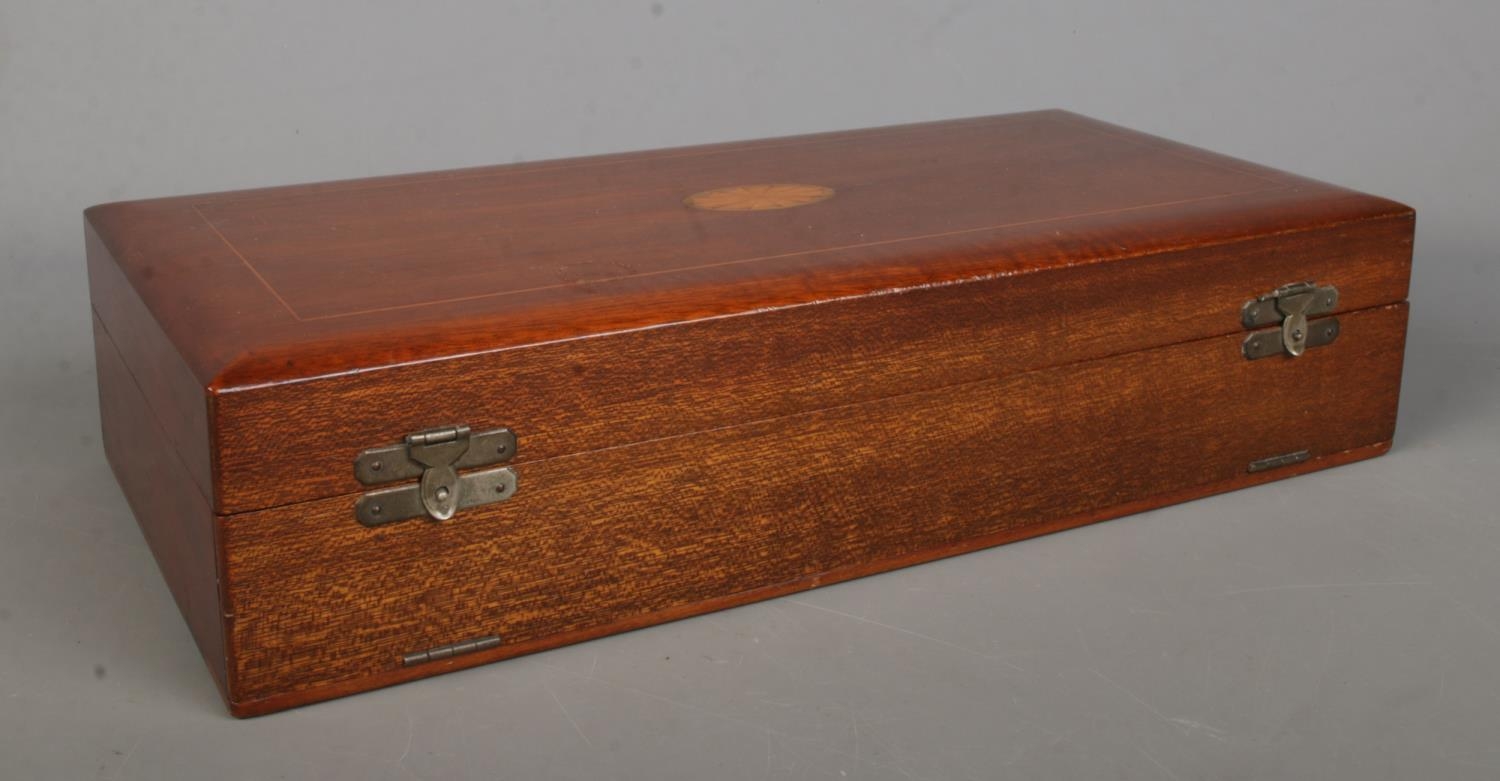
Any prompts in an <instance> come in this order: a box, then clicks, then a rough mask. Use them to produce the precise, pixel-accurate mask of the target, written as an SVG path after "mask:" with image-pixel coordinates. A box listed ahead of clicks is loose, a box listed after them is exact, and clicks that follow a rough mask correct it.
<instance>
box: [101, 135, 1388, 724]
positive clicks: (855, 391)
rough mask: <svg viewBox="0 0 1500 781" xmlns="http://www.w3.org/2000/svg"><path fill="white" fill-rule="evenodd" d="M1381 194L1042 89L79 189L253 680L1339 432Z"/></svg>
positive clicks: (104, 274)
mask: <svg viewBox="0 0 1500 781" xmlns="http://www.w3.org/2000/svg"><path fill="white" fill-rule="evenodd" d="M1413 222H1414V216H1413V213H1412V210H1411V209H1409V208H1407V207H1405V206H1402V205H1400V204H1398V203H1394V202H1392V201H1388V200H1384V199H1381V198H1376V197H1372V196H1368V195H1362V194H1360V193H1356V192H1352V191H1350V190H1346V189H1342V188H1339V187H1334V186H1331V185H1327V184H1322V183H1319V182H1315V181H1312V180H1309V179H1304V178H1301V177H1298V176H1293V175H1290V174H1286V173H1282V172H1279V171H1275V170H1272V169H1269V168H1264V167H1261V166H1258V165H1252V164H1250V163H1246V162H1242V161H1239V160H1235V159H1231V158H1228V157H1224V156H1221V155H1217V154H1212V153H1209V152H1206V151H1203V150H1200V149H1195V148H1192V147H1188V146H1184V145H1181V144H1177V143H1173V142H1170V141H1165V140H1162V139H1160V138H1155V137H1152V136H1148V135H1143V134H1141V133H1137V132H1132V131H1130V130H1126V129H1123V128H1120V127H1116V126H1113V125H1109V124H1105V123H1103V122H1098V121H1095V120H1091V119H1086V118H1084V117H1081V116H1078V115H1075V114H1070V113H1067V112H1063V111H1042V112H1033V113H1025V114H1014V115H1007V116H998V117H984V118H977V119H963V120H956V121H948V122H937V123H929V124H918V125H906V126H897V127H885V128H877V129H873V130H857V131H852V132H840V133H824V134H817V135H808V136H800V137H794V138H778V139H771V140H763V141H751V142H740V143H728V144H717V145H711V146H698V147H688V148H682V149H671V150H666V151H657V152H643V153H629V154H615V155H605V156H601V157H590V158H581V159H575V160H557V161H548V162H535V163H523V164H516V165H503V166H495V167H488V168H474V169H467V170H458V171H447V172H441V173H426V174H415V175H406V176H392V177H383V178H376V179H363V180H356V181H344V182H334V183H325V184H307V185H295V186H289V187H275V188H270V189H260V190H246V191H242V192H228V193H218V194H212V195H197V196H186V197H174V198H162V199H156V200H143V201H133V202H124V203H112V204H107V205H102V206H96V207H94V208H91V209H89V210H88V211H87V212H86V213H85V233H86V239H87V254H88V270H89V282H90V290H91V297H92V302H93V314H94V333H95V344H96V350H97V358H98V377H99V397H100V407H101V416H102V424H103V432H104V446H105V450H106V452H107V454H108V457H109V461H110V463H111V465H112V466H113V469H114V471H115V474H116V476H117V477H118V479H119V482H120V485H121V487H122V488H123V490H124V494H125V497H126V499H127V500H128V501H129V503H130V506H131V508H132V509H133V511H134V513H135V516H136V518H137V519H138V521H139V523H140V526H141V529H142V531H143V532H144V534H145V538H146V540H147V542H148V543H149V544H150V547H151V550H152V551H153V553H154V554H155V557H156V560H157V562H158V563H159V564H160V566H161V570H162V573H163V575H164V576H165V578H166V581H167V584H168V585H169V586H170V588H171V591H172V594H173V596H174V597H175V598H176V601H177V603H178V606H179V607H180V608H181V610H182V613H183V615H184V616H185V617H186V619H187V623H188V625H189V626H190V627H191V629H192V634H193V636H194V638H195V639H196V640H197V643H198V646H199V648H200V650H201V651H202V653H203V656H204V658H205V659H206V660H207V662H208V667H209V670H210V671H211V672H212V674H213V677H214V679H215V680H216V681H217V682H218V685H219V687H220V689H221V690H222V692H223V694H224V697H225V699H226V701H227V702H228V704H229V709H230V710H231V711H232V712H233V713H234V714H236V715H240V716H249V715H255V714H262V713H267V712H271V711H276V710H280V709H283V708H287V707H291V706H295V705H299V704H303V703H308V702H313V701H317V700H324V699H328V698H331V697H337V696H341V695H345V694H350V693H352V692H358V691H362V690H366V689H371V688H375V687H380V686H386V685H389V684H394V683H398V682H401V681H408V680H411V679H414V678H421V677H424V676H429V675H433V674H435V673H441V672H447V671H450V670H455V669H459V668H464V667H471V666H473V665H477V664H483V663H486V662H492V661H495V660H497V659H503V658H506V657H511V656H516V655H518V654H525V653H531V652H534V651H539V650H542V649H546V648H551V647H555V646H558V645H562V644H565V643H574V642H578V641H581V640H586V639H589V638H593V637H599V636H601V635H606V634H610V633H614V632H620V631H624V630H627V629H632V628H635V627H641V626H646V625H649V624H655V623H659V622H663V621H669V620H673V619H677V618H682V617H684V616H690V615H694V614H698V613H703V612H706V611H711V610H717V609H720V608H725V607H729V606H732V605H738V604H742V603H745V602H750V601H753V600H759V599H765V598H768V597H773V596H776V595H780V594H787V593H789V592H793V591H797V590H800V589H807V588H812V587H814V586H818V585H821V584H824V583H830V582H834V581H839V580H844V579H848V578H854V577H858V576H861V575H867V574H870V573H875V572H880V571H884V570H890V569H894V568H897V567H903V566H906V565H910V564H915V563H918V562H923V561H928V560H931V559H935V558H938V557H942V556H949V555H953V554H956V553H962V552H964V551H969V550H973V549H976V548H980V547H984V546H990V545H997V544H1000V543H1004V542H1009V541H1012V540H1018V539H1022V538H1025V537H1030V536H1034V535H1038V534H1044V533H1047V532H1053V531H1057V530H1060V529H1066V528H1069V527H1073V526H1078V525H1080V524H1086V523H1091V522H1094V521H1100V520H1103V519H1106V518H1113V517H1116V516H1120V515H1125V514H1128V513H1133V512H1138V511H1141V510H1145V509H1148V508H1152V507H1159V506H1161V505H1165V504H1169V503H1173V502H1181V501H1184V500H1187V499H1192V498H1195V497H1201V496H1204V495H1207V494H1213V493H1216V492H1221V491H1228V490H1231V489H1235V488H1240V487H1244V486H1249V485H1254V484H1256V483H1260V482H1264V481H1267V480H1275V479H1279V478H1283V477H1290V476H1292V475H1297V474H1301V473H1304V472H1309V471H1312V470H1316V469H1322V468H1324V467H1329V466H1334V465H1338V464H1343V463H1346V462H1349V461H1354V460H1356V459H1361V458H1368V457H1370V456H1374V455H1378V454H1380V453H1382V452H1384V451H1385V450H1386V449H1387V448H1388V447H1389V445H1390V441H1391V435H1392V431H1393V428H1394V425H1395V416H1396V400H1397V391H1398V386H1399V383H1400V377H1401V362H1402V348H1403V345H1404V339H1405V331H1406V318H1407V305H1406V303H1405V299H1406V295H1407V281H1408V276H1409V271H1410V262H1411V249H1412V230H1413Z"/></svg>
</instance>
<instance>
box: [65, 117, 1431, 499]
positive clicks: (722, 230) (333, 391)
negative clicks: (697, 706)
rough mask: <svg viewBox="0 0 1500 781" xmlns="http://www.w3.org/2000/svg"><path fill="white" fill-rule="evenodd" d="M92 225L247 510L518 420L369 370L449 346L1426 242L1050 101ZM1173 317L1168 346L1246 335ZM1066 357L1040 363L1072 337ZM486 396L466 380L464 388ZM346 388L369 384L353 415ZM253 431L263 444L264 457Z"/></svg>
mask: <svg viewBox="0 0 1500 781" xmlns="http://www.w3.org/2000/svg"><path fill="white" fill-rule="evenodd" d="M86 218H87V223H88V226H89V229H90V231H91V232H92V236H91V240H93V241H96V242H97V243H98V245H99V246H100V247H102V248H103V250H104V252H105V253H107V254H108V256H109V257H110V258H111V259H112V260H113V262H114V263H115V264H117V266H118V269H119V271H120V273H121V275H122V276H123V278H124V280H125V281H126V282H128V285H129V287H130V289H132V290H133V291H134V292H135V294H136V295H137V296H138V297H139V299H140V301H141V302H142V303H143V304H144V307H145V309H146V310H148V311H149V313H150V315H151V318H152V319H153V320H154V323H155V324H156V325H157V326H159V328H160V333H161V335H162V337H163V338H164V339H165V340H166V341H167V342H169V343H170V344H171V345H172V347H173V349H175V350H176V351H177V352H178V353H179V354H180V355H181V356H182V360H183V362H184V363H185V364H186V367H187V370H188V371H189V372H190V374H191V376H192V377H193V378H194V379H195V381H196V382H197V383H198V384H199V385H200V387H201V388H202V389H203V390H204V392H205V393H206V398H207V400H208V401H207V411H206V413H205V415H206V420H205V423H204V427H205V428H206V430H207V432H208V436H209V438H210V439H211V440H212V442H211V443H210V445H209V449H210V450H211V451H212V452H211V453H210V454H209V456H208V460H209V464H210V466H208V467H206V471H205V472H204V475H205V479H206V480H208V481H209V484H208V485H206V486H204V487H205V491H206V493H209V494H210V495H211V498H212V500H213V501H214V503H215V506H216V508H218V509H219V511H221V512H234V511H240V510H246V509H253V508H257V507H264V506H269V505H272V504H278V503H286V502H292V501H300V500H305V499H309V498H313V497H315V496H319V495H328V494H330V493H335V492H339V491H350V492H352V491H357V490H358V489H359V486H358V484H356V483H354V482H353V481H352V477H351V476H350V475H348V474H347V466H346V467H345V468H344V471H345V474H343V475H341V476H340V477H339V478H337V479H335V478H318V479H308V480H303V479H299V478H296V477H294V476H293V473H294V472H300V471H306V470H309V469H312V470H317V469H321V468H322V466H321V464H320V462H319V459H328V460H327V463H329V464H331V463H334V462H335V461H336V462H338V463H342V464H345V465H347V463H348V460H349V458H350V457H351V456H352V453H354V452H357V451H358V449H359V447H360V446H374V445H379V444H383V443H384V441H385V440H387V439H390V438H391V437H392V436H396V435H398V434H399V433H400V432H401V431H404V430H412V429H418V428H422V427H425V426H430V425H434V424H438V423H458V422H468V423H471V424H476V425H478V424H480V423H481V421H479V420H475V419H474V418H476V417H485V416H486V415H489V414H495V415H497V416H498V418H501V419H503V418H504V417H505V416H504V414H503V413H501V412H499V411H498V410H492V411H485V410H468V411H466V410H463V409H461V408H458V407H455V408H453V409H452V410H451V412H450V413H449V415H448V418H447V419H439V420H426V421H425V422H423V423H418V419H419V415H418V413H420V417H427V416H430V415H433V414H435V413H437V412H438V410H437V408H434V407H431V406H423V405H422V404H417V403H415V401H414V398H412V397H400V396H399V394H398V396H392V397H382V398H381V399H380V400H379V401H378V403H376V400H375V399H373V398H369V397H368V395H366V396H359V395H358V394H357V393H356V392H355V391H354V390H352V389H353V388H356V387H366V386H369V385H370V384H371V383H376V382H378V383H384V384H385V385H387V386H389V385H390V384H392V383H396V384H400V383H401V382H403V380H402V379H401V378H402V377H408V376H410V377H416V376H426V377H429V378H431V377H433V376H434V374H435V373H436V374H444V373H448V374H447V376H446V378H445V379H444V381H445V382H447V383H448V384H449V386H450V387H453V388H463V387H464V386H465V383H466V382H473V381H475V380H474V379H473V378H470V377H466V376H465V374H464V372H467V371H468V369H464V368H462V367H461V366H460V365H459V364H455V363H452V359H464V358H472V357H474V356H484V355H495V354H499V353H503V352H507V351H513V350H517V349H520V348H526V349H533V348H541V347H545V346H548V345H556V344H560V343H577V344H581V342H579V340H585V339H588V338H593V337H600V336H604V335H611V334H622V333H632V332H639V331H642V330H644V329H653V328H657V327H660V326H666V325H671V324H680V323H686V322H701V321H710V320H715V319H720V318H726V317H732V316H735V315H741V314H746V313H751V312H766V311H778V310H783V309H786V308H790V307H798V306H803V305H808V304H815V303H826V302H837V301H841V300H846V299H851V298H859V297H864V296H869V295H871V294H888V293H893V292H900V291H915V290H922V289H929V288H932V287H934V286H944V285H951V284H959V283H971V282H978V281H986V280H988V281H994V280H1004V279H1007V278H1012V277H1019V276H1025V275H1028V274H1029V273H1030V272H1038V271H1060V270H1064V269H1071V268H1077V267H1080V266H1085V265H1090V264H1098V263H1102V262H1106V261H1120V260H1127V259H1131V258H1140V257H1143V256H1151V255H1158V254H1170V253H1172V252H1177V251H1181V250H1186V249H1190V248H1202V247H1207V246H1215V245H1226V244H1233V243H1235V242H1240V241H1243V240H1245V239H1247V238H1252V237H1267V236H1276V235H1282V234H1291V233H1297V232H1304V231H1309V230H1315V229H1321V228H1326V227H1328V226H1340V225H1354V224H1358V223H1363V222H1368V221H1379V220H1391V219H1393V220H1396V221H1398V222H1399V223H1400V226H1398V228H1397V229H1396V232H1395V233H1392V234H1391V236H1392V237H1395V238H1394V245H1396V246H1397V248H1396V250H1395V254H1394V255H1392V256H1391V258H1393V259H1394V260H1393V262H1391V263H1386V264H1385V266H1386V267H1391V268H1393V271H1392V272H1391V274H1390V277H1391V278H1390V280H1389V284H1385V285H1384V286H1382V285H1377V284H1372V285H1370V286H1368V288H1367V290H1366V291H1361V290H1358V289H1356V290H1352V291H1346V296H1345V301H1346V306H1356V305H1361V304H1363V305H1374V304H1378V303H1384V302H1385V301H1383V300H1376V299H1387V300H1397V299H1399V298H1402V297H1404V295H1405V292H1404V291H1405V287H1404V286H1405V277H1404V272H1403V271H1401V269H1399V268H1395V267H1397V266H1400V265H1401V260H1400V257H1401V256H1402V254H1403V253H1404V254H1405V257H1406V258H1407V259H1409V251H1410V242H1409V236H1410V220H1411V212H1410V209H1408V208H1407V207H1404V206H1402V205H1400V204H1397V203H1393V202H1391V201H1387V200H1384V199H1380V198H1374V197H1371V196H1366V195H1362V194H1359V193H1355V192H1352V191H1349V190H1345V189H1342V188H1337V187H1333V186H1330V185H1326V184H1321V183H1317V182H1314V181H1311V180H1308V179H1304V178H1300V177H1296V176H1292V175H1289V174H1285V173H1281V172H1278V171H1274V170H1271V169H1267V168H1263V167H1260V166H1256V165H1251V164H1248V163H1244V162H1241V161H1237V160H1234V159H1231V158H1227V157H1223V156H1219V155H1215V154H1212V153H1208V152H1204V151H1202V150H1198V149H1194V148H1191V147H1187V146H1183V145H1179V144H1175V143H1172V142H1168V141H1164V140H1161V139H1157V138H1154V137H1150V136H1146V135H1143V134H1139V133H1135V132H1132V131H1128V130H1125V129H1122V128H1119V127H1115V126H1112V125H1108V124H1105V123H1102V122H1098V121H1094V120H1090V119H1087V118H1084V117H1080V116H1077V115H1074V114H1070V113H1067V112H1062V111H1043V112H1033V113H1026V114H1014V115H1006V116H998V117H984V118H976V119H964V120H955V121H948V122H938V123H928V124H918V125H907V126H897V127H887V128H877V129H872V130H860V131H852V132H841V133H824V134H817V135H809V136H801V137H793V138H780V139H771V140H764V141H752V142H741V143H729V144H717V145H710V146H700V147H690V148H683V149H675V150H666V151H657V152H642V153H629V154H617V155H606V156H600V157H591V158H581V159H573V160H559V161H549V162H537V163H525V164H516V165H504V166H495V167H486V168H476V169H467V170H458V171H448V172H440V173H428V174H415V175H406V176H393V177H383V178H376V179H364V180H356V181H345V182H335V183H325V184H309V185H297V186H290V187H277V188H269V189H260V190H247V191H241V192H229V193H219V194H211V195H199V196H187V197H176V198H164V199H156V200H147V201H134V202H124V203H114V204H107V205H103V206H96V207H94V208H92V209H90V210H88V212H87V213H86ZM1402 236H1404V237H1405V239H1402V238H1401V237H1402ZM1403 241H1404V244H1403V243H1402V242H1403ZM1388 243H1390V242H1388ZM1214 257H1218V256H1214V255H1204V256H1203V259H1202V260H1201V261H1199V263H1200V266H1201V265H1202V264H1203V263H1212V262H1215V261H1214V260H1213V258H1214ZM1203 270H1205V271H1207V270H1208V268H1207V267H1203ZM1316 270H1317V269H1316V268H1309V269H1308V270H1307V273H1306V274H1305V275H1304V276H1306V277H1308V278H1312V277H1314V276H1316V275H1315V273H1314V272H1315V271H1316ZM1281 281H1282V282H1288V281H1296V280H1294V279H1283V280H1281ZM1257 283H1258V280H1257ZM1261 292H1264V291H1261ZM1349 293H1353V295H1354V297H1353V298H1349V297H1348V294H1349ZM97 296H98V294H97V293H96V299H97ZM1236 303H1238V302H1236ZM1121 305H1122V306H1141V305H1142V304H1140V303H1139V302H1136V303H1134V304H1129V303H1124V302H1122V304H1121ZM98 306H99V304H98V302H97V300H96V307H98ZM1178 319H1182V320H1183V323H1184V325H1182V327H1181V328H1178V329H1177V330H1173V329H1170V328H1169V329H1166V331H1164V332H1163V335H1162V337H1161V338H1172V339H1179V340H1180V339H1182V338H1189V337H1191V336H1194V335H1196V336H1209V335H1212V334H1213V333H1221V332H1227V331H1228V330H1229V329H1230V328H1232V327H1233V323H1232V322H1226V323H1221V322H1220V320H1218V319H1215V320H1213V321H1212V322H1210V321H1208V320H1193V319H1191V318H1187V319H1183V318H1178ZM1188 322H1191V323H1192V325H1187V324H1186V323H1188ZM106 325H109V323H108V322H106ZM1200 331H1201V333H1200ZM705 333H707V332H705ZM626 344H627V343H626V342H620V343H619V347H624V346H625V345H626ZM704 349H705V351H707V352H709V353H711V352H712V349H711V348H710V347H705V348H704ZM1069 349H1070V348H1069ZM1069 349H1056V350H1053V351H1051V352H1050V354H1051V355H1052V358H1051V359H1050V360H1069V359H1076V358H1077V357H1078V355H1080V354H1075V353H1073V352H1070V351H1069ZM706 354H707V353H706ZM538 355H540V353H539V354H538ZM721 357H722V356H721ZM441 359H447V360H442V363H440V364H436V365H427V364H429V363H430V362H433V361H438V360H441ZM558 361H559V362H556V363H547V362H546V361H540V362H539V363H538V364H537V365H538V366H540V365H547V366H552V367H553V368H557V367H560V366H562V365H563V364H564V363H567V360H566V359H563V358H559V359H558ZM583 361H584V359H583V358H579V359H577V361H576V362H575V363H574V364H573V369H572V373H571V374H566V373H564V374H556V375H549V376H548V378H547V380H546V382H547V383H550V385H549V386H548V387H553V388H555V389H556V392H557V393H558V394H559V398H560V400H563V401H566V400H568V399H574V400H576V401H577V402H578V403H579V404H584V403H585V399H588V400H591V401H588V403H590V404H594V403H595V402H598V401H599V399H598V398H597V397H595V396H588V394H582V395H578V396H576V397H575V396H571V395H570V394H571V393H573V391H574V390H577V389H576V388H575V387H574V386H575V385H576V383H575V382H574V380H573V379H570V378H578V377H583V376H584V375H586V374H587V373H588V372H589V371H590V367H591V366H592V365H593V364H587V363H584V362H583ZM507 365H508V366H510V365H509V364H507ZM522 365H525V364H516V365H515V366H510V368H507V369H506V371H507V372H509V374H508V375H507V376H514V374H515V373H516V372H517V371H519V369H517V368H516V366H522ZM423 366H425V368H416V369H414V368H412V367H423ZM678 368H679V369H680V368H681V367H678ZM707 370H709V371H712V369H711V368H710V369H707ZM403 371H405V373H404V374H403V373H402V372H403ZM372 372H373V373H375V374H378V375H380V377H379V378H378V379H372V378H370V377H367V376H365V375H369V374H370V373H372ZM670 379H671V382H672V383H675V384H677V385H681V384H686V383H692V382H694V381H695V378H693V377H686V376H679V377H673V378H670ZM490 381H492V382H493V381H497V378H490ZM539 382H540V380H539ZM577 382H584V380H577ZM538 387H539V386H538ZM518 388H519V386H517V385H514V384H512V385H511V386H510V389H509V390H507V388H505V387H503V386H492V387H488V388H486V389H485V392H487V393H490V394H494V395H496V396H502V397H503V396H506V395H507V394H508V393H511V392H519V390H517V389H518ZM429 390H430V389H429ZM617 391H618V392H623V391H619V390H618V389H617ZM474 392H476V391H475V390H474V389H473V388H472V387H470V388H468V389H467V390H455V392H454V394H453V396H454V399H455V404H457V401H458V400H459V399H460V397H463V398H467V397H468V395H469V394H472V393H474ZM578 392H579V393H582V391H578ZM351 393H354V394H355V395H354V396H350V395H349V394H351ZM412 393H416V392H415V391H413V392H412ZM273 397H274V398H277V399H280V400H281V401H280V402H278V404H280V406H275V407H274V409H275V410H276V411H275V413H274V414H275V415H278V416H281V419H282V421H283V422H284V423H292V422H295V423H296V424H297V425H299V426H300V425H306V426H313V427H319V426H322V427H327V428H330V429H333V430H336V431H337V436H338V437H339V439H340V441H343V442H346V443H347V444H346V445H345V446H344V447H343V448H342V449H339V450H337V457H336V458H335V457H334V456H333V455H328V454H327V445H328V441H325V440H316V438H312V439H308V438H303V439H299V438H298V437H297V436H294V435H291V434H288V433H285V432H283V433H281V434H277V435H268V434H267V433H266V431H265V430H264V427H266V426H269V425H271V423H272V421H271V419H270V418H267V417H265V416H266V415H268V414H271V412H270V411H271V410H272V409H273V407H268V406H266V404H269V401H268V400H269V399H271V398H273ZM356 398H366V400H367V401H368V402H370V403H367V404H365V405H362V406H354V407H349V406H345V407H344V408H337V407H338V405H348V404H350V403H352V402H351V399H356ZM397 398H405V402H406V403H405V404H404V405H402V406H397V407H392V406H390V405H391V403H392V401H393V400H394V399H397ZM470 401H471V402H472V399H470ZM829 403H837V396H834V397H830V399H829ZM252 409H253V410H254V414H252V412H251V411H252ZM445 409H446V408H445ZM596 409H597V407H594V408H579V409H574V410H571V411H569V413H568V414H572V415H573V416H574V418H575V419H576V420H578V421H580V422H578V423H576V424H573V425H574V426H575V428H576V427H583V428H589V429H591V430H594V429H599V428H601V427H605V426H607V423H604V422H601V421H598V420H596V419H595V418H596V416H595V415H594V412H595V410H596ZM559 414H561V413H559ZM293 415H302V416H305V417H304V418H302V419H297V418H294V417H288V416H293ZM257 416H259V417H257ZM558 419H559V420H561V418H560V417H559V418H558ZM585 421H586V422H585ZM510 422H512V423H513V421H510ZM257 428H259V429H260V430H258V431H256V429H257ZM520 433H521V434H522V436H523V442H524V441H525V439H526V436H527V434H531V435H532V436H533V437H536V436H540V437H542V439H541V440H539V441H545V439H546V436H547V432H546V430H533V431H531V432H527V431H521V432H520ZM329 436H330V437H331V436H334V435H333V434H330V435H329ZM565 439H566V438H565ZM251 440H256V441H259V442H261V443H262V444H260V445H256V446H250V447H249V450H248V451H247V443H249V442H250V441H251ZM315 440H316V441H315ZM603 441H604V440H602V439H599V438H595V439H592V440H589V442H591V443H593V444H594V445H599V444H600V443H602V442H603ZM582 446H586V443H583V442H582V440H579V441H576V442H573V444H572V445H570V447H582ZM523 447H524V445H523ZM231 451H234V452H231ZM566 452H567V448H566V447H564V446H563V445H562V444H558V445H557V448H556V449H554V450H550V451H547V450H545V449H544V451H543V453H544V454H545V455H546V456H547V457H555V456H558V455H564V454H565V453H566ZM309 459H311V460H309Z"/></svg>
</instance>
